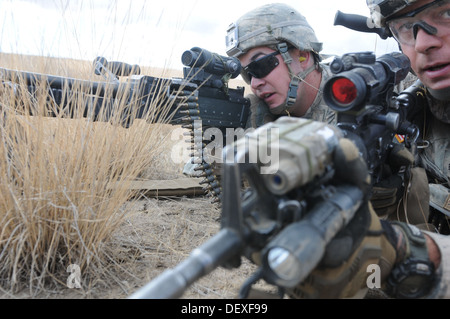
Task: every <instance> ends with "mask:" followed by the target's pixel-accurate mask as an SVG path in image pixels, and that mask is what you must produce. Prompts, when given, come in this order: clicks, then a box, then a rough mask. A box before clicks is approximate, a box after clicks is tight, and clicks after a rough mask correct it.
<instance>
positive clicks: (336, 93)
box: [324, 52, 411, 112]
mask: <svg viewBox="0 0 450 319" xmlns="http://www.w3.org/2000/svg"><path fill="white" fill-rule="evenodd" d="M410 66H411V64H410V61H409V59H408V57H407V56H406V55H404V54H402V53H399V52H394V53H390V54H385V55H383V56H381V57H380V58H378V59H376V57H375V55H374V53H372V52H362V53H349V54H346V55H344V56H342V57H341V58H339V57H338V58H335V59H334V61H333V62H332V63H331V65H330V69H331V71H332V72H333V73H334V74H335V75H334V76H333V77H331V78H330V79H329V80H328V81H327V83H326V84H325V88H324V100H325V102H326V103H327V104H328V105H329V106H330V107H331V108H332V109H333V110H335V111H336V112H348V111H355V112H357V111H360V110H361V109H363V107H364V106H365V105H368V104H374V105H386V103H388V102H389V101H385V100H383V99H385V98H386V96H387V95H386V94H385V93H386V92H388V91H389V90H392V89H393V88H394V86H395V85H397V84H399V83H400V82H401V81H402V80H404V79H405V77H406V76H407V75H408V72H409V71H410Z"/></svg>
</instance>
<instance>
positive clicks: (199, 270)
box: [130, 228, 242, 299]
mask: <svg viewBox="0 0 450 319" xmlns="http://www.w3.org/2000/svg"><path fill="white" fill-rule="evenodd" d="M241 245H242V239H241V237H240V235H239V234H238V233H237V232H236V231H234V230H232V229H230V228H224V229H222V230H221V231H220V232H219V233H217V235H215V236H214V237H212V238H211V239H210V240H208V241H207V242H206V243H204V244H203V245H202V246H200V247H199V248H197V249H194V250H193V251H192V253H191V255H190V256H189V257H188V258H187V259H186V260H185V261H183V262H182V263H180V264H179V265H177V266H176V267H175V268H173V269H168V270H166V271H164V272H163V273H162V274H161V275H160V276H159V277H157V278H156V279H154V280H152V281H151V282H150V283H149V284H147V285H146V286H144V287H143V288H141V289H140V290H138V291H137V292H136V293H134V294H133V295H131V296H130V299H174V298H179V297H181V296H182V295H183V293H184V292H185V291H186V289H187V288H189V287H190V285H191V284H193V283H194V282H195V281H197V280H198V279H200V278H201V277H203V276H205V275H207V274H209V273H210V272H211V271H213V270H214V269H216V268H217V267H219V266H221V265H222V264H223V263H224V262H225V261H227V260H228V259H230V258H231V257H233V256H235V255H239V253H240V248H241Z"/></svg>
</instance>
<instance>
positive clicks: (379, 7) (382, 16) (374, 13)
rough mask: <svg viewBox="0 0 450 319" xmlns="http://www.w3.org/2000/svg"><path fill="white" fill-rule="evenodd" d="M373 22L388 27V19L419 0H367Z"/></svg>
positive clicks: (381, 26) (377, 25)
mask: <svg viewBox="0 0 450 319" xmlns="http://www.w3.org/2000/svg"><path fill="white" fill-rule="evenodd" d="M366 2H367V7H368V8H369V10H370V16H371V17H372V20H373V23H374V25H375V26H376V27H378V28H384V27H386V24H385V22H386V19H388V18H389V17H392V16H393V15H394V14H396V13H397V12H399V11H401V10H403V9H404V8H406V7H408V6H410V5H412V4H413V3H414V2H417V0H366Z"/></svg>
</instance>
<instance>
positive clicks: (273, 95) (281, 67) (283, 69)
mask: <svg viewBox="0 0 450 319" xmlns="http://www.w3.org/2000/svg"><path fill="white" fill-rule="evenodd" d="M273 52H275V51H274V50H272V49H270V48H268V47H259V48H253V49H251V50H250V51H249V52H247V53H246V54H245V55H243V56H242V57H240V58H239V60H240V61H241V64H242V66H243V67H244V68H245V67H246V66H248V65H249V64H250V63H252V62H253V61H256V60H258V59H261V58H263V57H265V56H267V55H269V54H271V53H273ZM275 58H276V59H278V61H279V64H278V65H277V66H276V67H275V68H274V69H273V70H272V71H271V72H270V73H269V74H267V75H266V76H265V77H263V78H256V77H252V78H251V80H250V87H251V89H252V92H253V94H255V95H256V96H257V97H259V98H260V99H261V100H263V101H264V102H266V104H267V105H268V106H269V107H270V108H271V109H273V108H276V107H278V106H280V105H283V104H284V103H285V102H286V98H287V92H288V89H289V83H290V81H291V78H290V76H289V70H288V68H287V66H286V64H285V63H284V62H283V58H282V57H281V55H277V56H275Z"/></svg>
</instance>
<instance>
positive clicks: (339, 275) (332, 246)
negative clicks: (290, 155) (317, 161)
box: [288, 139, 396, 298]
mask: <svg viewBox="0 0 450 319" xmlns="http://www.w3.org/2000/svg"><path fill="white" fill-rule="evenodd" d="M334 163H335V168H336V174H335V183H347V184H352V185H356V186H358V188H360V189H361V190H363V193H365V195H366V196H365V202H364V204H363V205H361V207H360V209H359V210H358V211H357V212H356V214H355V216H354V218H353V219H352V220H351V221H350V223H349V224H348V225H347V227H345V228H344V229H343V230H341V231H340V232H339V233H338V234H337V236H336V237H335V238H334V239H333V240H332V241H331V242H330V243H329V244H328V246H327V248H326V253H325V256H324V257H323V259H322V261H321V263H320V264H319V266H318V267H317V268H316V269H315V270H314V271H313V272H312V273H311V274H310V275H309V277H307V278H306V280H305V281H304V282H303V283H302V284H300V285H299V286H297V287H295V288H294V289H292V290H289V291H288V294H289V295H290V296H291V297H293V298H350V297H357V294H358V293H359V292H360V291H361V289H364V288H367V278H368V276H369V275H370V273H368V272H367V269H368V266H369V265H379V266H380V270H381V274H380V275H381V280H385V279H386V278H387V276H388V274H389V273H390V270H391V269H392V267H393V265H394V263H395V260H396V252H395V249H394V247H393V246H392V245H391V244H390V243H389V241H388V240H387V237H386V236H385V235H384V231H383V229H382V226H381V223H380V220H379V218H378V217H377V215H376V214H375V212H374V210H373V209H372V205H371V204H370V202H369V201H368V197H369V195H370V185H371V180H370V175H369V173H368V170H367V165H366V163H365V162H364V160H363V159H362V158H361V157H360V156H359V152H358V150H357V148H356V146H355V145H354V144H353V143H352V142H351V141H350V140H347V139H342V140H341V141H340V146H339V147H338V149H337V151H336V154H335V158H334Z"/></svg>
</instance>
